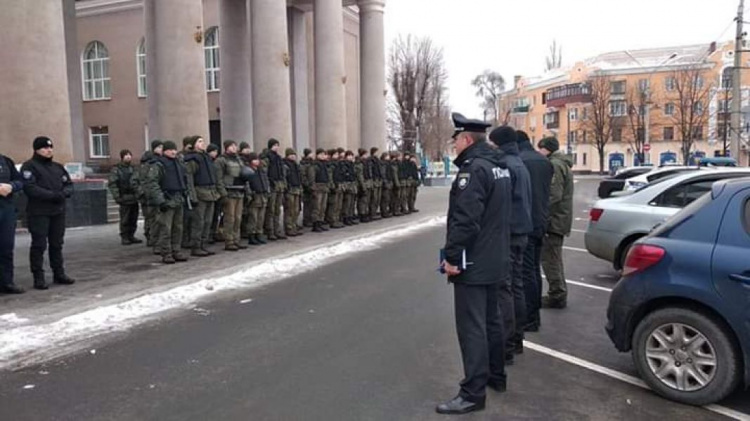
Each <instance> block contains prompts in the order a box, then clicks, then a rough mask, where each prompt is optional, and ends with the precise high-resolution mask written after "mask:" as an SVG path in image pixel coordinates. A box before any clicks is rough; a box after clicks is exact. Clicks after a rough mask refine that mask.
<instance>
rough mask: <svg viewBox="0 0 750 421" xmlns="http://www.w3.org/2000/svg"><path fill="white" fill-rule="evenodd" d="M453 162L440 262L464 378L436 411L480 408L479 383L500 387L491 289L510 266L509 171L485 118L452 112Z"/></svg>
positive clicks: (500, 335)
mask: <svg viewBox="0 0 750 421" xmlns="http://www.w3.org/2000/svg"><path fill="white" fill-rule="evenodd" d="M453 124H454V126H455V128H456V132H455V133H454V135H453V139H454V145H455V148H456V152H457V153H458V157H457V158H456V160H455V161H454V163H455V165H456V166H457V167H458V168H459V171H458V175H457V176H456V180H455V181H454V182H453V186H452V187H451V192H450V202H449V207H448V233H447V236H446V242H445V250H444V260H443V262H442V264H441V267H442V269H443V270H444V271H445V273H446V274H447V275H448V282H449V283H452V284H453V288H454V300H455V314H456V330H457V333H458V341H459V343H460V345H461V357H462V359H463V365H464V375H465V377H464V379H463V380H462V381H461V390H460V392H459V393H458V395H457V396H456V397H455V398H453V399H451V400H450V401H448V402H446V403H443V404H440V405H438V406H437V408H436V411H437V412H438V413H440V414H465V413H468V412H473V411H478V410H481V409H484V404H485V397H486V395H485V393H486V392H485V389H486V387H488V386H489V387H490V388H492V389H495V390H496V391H498V392H503V391H505V387H506V375H505V359H504V356H505V355H504V354H505V352H504V350H505V347H504V341H505V337H504V332H503V323H502V316H501V314H500V312H501V311H502V309H501V308H500V307H499V304H498V289H499V287H500V283H501V282H502V281H503V279H505V276H506V275H505V274H507V273H508V271H509V270H510V216H511V200H510V198H511V178H510V172H509V171H508V170H507V168H506V167H505V164H504V163H503V161H502V159H503V154H502V153H501V152H498V151H496V150H495V149H493V148H491V147H490V146H489V145H488V144H487V138H486V135H485V132H486V130H487V128H488V127H489V125H488V124H486V123H484V122H481V121H478V120H469V119H467V118H466V117H464V116H462V115H461V114H458V113H454V114H453Z"/></svg>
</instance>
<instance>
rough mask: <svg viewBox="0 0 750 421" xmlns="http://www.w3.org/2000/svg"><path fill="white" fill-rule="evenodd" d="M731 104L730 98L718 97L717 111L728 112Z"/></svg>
mask: <svg viewBox="0 0 750 421" xmlns="http://www.w3.org/2000/svg"><path fill="white" fill-rule="evenodd" d="M731 106H732V100H731V99H720V100H719V113H728V112H729V109H730V108H731Z"/></svg>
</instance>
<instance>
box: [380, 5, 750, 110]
mask: <svg viewBox="0 0 750 421" xmlns="http://www.w3.org/2000/svg"><path fill="white" fill-rule="evenodd" d="M738 5H739V0H625V1H622V0H620V1H614V0H526V1H522V0H516V1H513V0H510V1H508V0H387V5H386V17H385V24H386V28H385V30H386V46H387V48H390V43H391V41H392V40H393V39H394V38H396V37H397V36H398V35H399V34H414V35H419V36H429V37H431V38H432V39H433V40H434V41H435V43H436V44H437V45H439V46H441V47H443V49H444V55H445V60H446V64H447V68H448V73H449V77H450V79H449V81H448V88H449V90H450V102H451V105H452V107H453V109H454V110H455V111H459V112H462V113H464V114H466V115H467V116H473V117H475V118H481V117H482V115H481V114H482V112H481V110H480V108H479V100H478V99H477V98H476V97H475V96H474V89H473V88H472V87H471V84H470V83H471V80H472V79H473V78H474V76H476V75H478V74H480V73H481V72H482V71H483V70H484V69H492V70H495V71H498V72H500V74H502V75H503V77H504V78H505V81H506V85H507V86H508V87H511V86H512V84H513V75H523V76H534V75H539V74H541V73H543V70H544V59H545V57H546V56H547V52H548V50H549V45H550V44H551V42H552V40H553V39H557V41H558V43H559V44H561V45H562V48H563V65H567V64H572V63H575V62H576V61H579V60H583V59H586V58H589V57H591V56H595V55H597V54H599V53H604V52H609V51H621V50H624V49H628V50H634V49H639V48H650V47H669V46H677V45H688V44H702V43H705V44H709V43H711V42H712V41H727V40H731V39H733V38H734V33H735V26H734V23H733V18H734V16H735V15H736V13H737V6H738ZM745 20H750V17H748V16H747V15H746V16H745Z"/></svg>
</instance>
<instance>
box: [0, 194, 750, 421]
mask: <svg viewBox="0 0 750 421" xmlns="http://www.w3.org/2000/svg"><path fill="white" fill-rule="evenodd" d="M595 187H596V182H595V181H592V180H582V181H581V182H579V183H578V184H576V189H577V193H576V207H577V210H576V213H577V215H578V216H577V219H578V218H580V220H576V222H575V223H574V225H575V227H574V228H575V229H576V230H583V229H585V225H586V222H585V219H586V216H587V215H586V214H585V211H586V209H587V207H588V205H589V204H590V203H591V201H593V200H594V195H595ZM443 236H444V232H443V230H442V229H433V230H429V231H425V232H422V233H420V234H416V235H413V236H411V237H407V238H404V239H402V240H400V241H398V242H395V243H392V244H389V245H387V246H385V247H383V248H381V249H378V250H374V251H368V252H361V253H356V254H352V255H351V256H350V257H349V258H346V259H343V260H341V261H339V262H337V263H334V264H332V265H328V266H324V267H322V268H319V269H317V270H315V271H312V272H308V273H305V274H302V275H299V276H296V277H292V278H289V279H286V280H284V281H281V282H278V283H275V284H271V285H267V286H265V287H263V288H262V289H254V290H249V291H247V292H244V293H241V294H238V295H234V296H231V297H230V296H226V297H223V298H221V299H217V300H214V301H211V302H206V303H202V304H201V305H200V309H199V310H198V311H194V310H186V311H182V312H178V313H177V314H174V315H173V316H172V317H171V318H169V319H162V320H161V321H157V322H153V323H150V324H148V325H146V326H145V327H142V328H139V329H138V330H135V331H132V332H130V333H128V334H123V335H120V336H119V337H114V338H110V339H109V340H108V341H107V342H106V343H105V344H100V345H97V346H96V347H95V348H96V352H95V353H92V352H90V351H86V352H79V353H77V354H75V355H72V356H70V357H67V358H64V359H60V360H57V361H54V362H51V363H47V364H44V365H42V366H35V367H28V368H26V369H23V370H21V371H17V372H2V373H0V420H14V421H15V420H18V421H21V420H401V419H404V420H429V419H445V417H444V416H440V415H437V414H435V413H434V406H435V405H436V404H437V403H439V402H440V401H442V400H445V399H448V398H451V397H452V396H453V395H454V394H455V393H456V392H457V383H458V381H459V380H460V378H461V372H462V370H461V364H460V357H459V350H458V343H457V339H456V335H455V327H454V323H453V306H452V289H451V287H450V286H448V285H447V284H446V282H445V280H444V278H442V277H441V276H440V275H439V274H438V273H437V272H436V271H435V268H436V265H437V261H436V260H437V257H436V256H437V249H438V247H439V246H440V244H441V243H442V241H443ZM566 247H568V249H566V252H565V260H566V265H567V267H566V269H567V278H568V279H569V280H573V281H576V282H578V283H580V284H585V285H573V284H571V285H570V287H569V289H570V292H569V307H568V309H566V310H562V311H559V310H549V311H545V312H544V313H543V327H542V330H541V331H540V332H539V333H536V334H530V335H528V336H527V340H528V341H529V342H530V343H531V344H532V345H531V346H532V347H534V348H535V349H539V350H542V351H544V352H539V351H536V350H532V349H528V348H527V350H526V352H525V353H524V354H523V355H522V356H520V357H519V358H517V360H516V364H515V365H514V366H512V367H509V368H508V372H509V391H508V392H507V393H505V394H502V395H501V394H497V393H495V392H492V391H489V392H488V402H487V409H486V410H485V411H484V412H481V413H478V414H473V415H469V416H466V417H463V418H465V419H492V420H496V419H546V420H612V419H638V420H651V419H654V420H657V419H658V420H664V419H680V420H711V419H727V418H725V417H724V416H722V415H719V414H717V413H716V412H712V411H709V410H707V409H704V408H695V407H689V406H685V405H680V404H676V403H673V402H670V401H667V400H664V399H662V398H660V397H658V396H656V395H654V394H653V393H651V392H650V391H648V390H644V389H642V388H639V387H636V386H633V385H631V384H629V383H627V382H625V381H623V379H626V377H623V375H624V376H634V375H635V371H634V368H633V365H632V363H631V360H630V356H629V355H628V354H620V353H618V352H617V351H616V350H615V349H614V347H613V346H612V345H611V344H610V342H609V340H608V339H607V337H606V334H605V333H604V329H603V326H604V323H605V309H606V305H607V300H608V292H607V291H606V289H607V288H611V287H612V286H614V284H615V282H616V280H617V274H616V273H615V272H614V271H612V269H611V267H610V265H609V264H607V263H605V262H602V261H599V260H597V259H595V258H593V257H591V256H589V255H587V254H586V253H584V252H581V251H578V250H577V249H582V248H583V234H582V233H581V232H578V231H576V232H574V233H573V235H571V237H570V238H569V239H568V241H567V242H566ZM591 286H594V287H597V288H592V287H591ZM248 299H252V301H249V302H248V301H247V300H248ZM540 346H542V347H545V348H540ZM547 349H550V350H554V351H557V352H559V353H561V354H554V353H552V352H550V351H548V350H547ZM550 354H554V355H550ZM567 356H573V357H577V358H579V359H581V360H584V361H585V362H587V363H588V368H585V367H581V366H580V365H575V364H571V362H570V358H568V357H567ZM597 367H604V368H608V369H611V370H615V371H616V372H618V373H621V375H618V374H616V373H615V374H611V373H610V374H611V375H604V374H600V373H599V372H596V371H594V370H592V368H594V369H597ZM618 377H620V378H618ZM721 405H722V406H724V407H728V408H730V409H733V410H736V411H741V412H743V413H745V414H750V393H747V392H740V393H737V394H736V395H735V396H733V397H732V398H730V399H729V400H728V401H727V402H723V403H721ZM749 416H750V415H749Z"/></svg>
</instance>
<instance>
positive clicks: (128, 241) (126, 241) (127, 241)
mask: <svg viewBox="0 0 750 421" xmlns="http://www.w3.org/2000/svg"><path fill="white" fill-rule="evenodd" d="M120 243H121V244H122V245H123V246H129V245H131V244H133V241H132V240H131V239H130V238H128V237H122V240H121V242H120Z"/></svg>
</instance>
